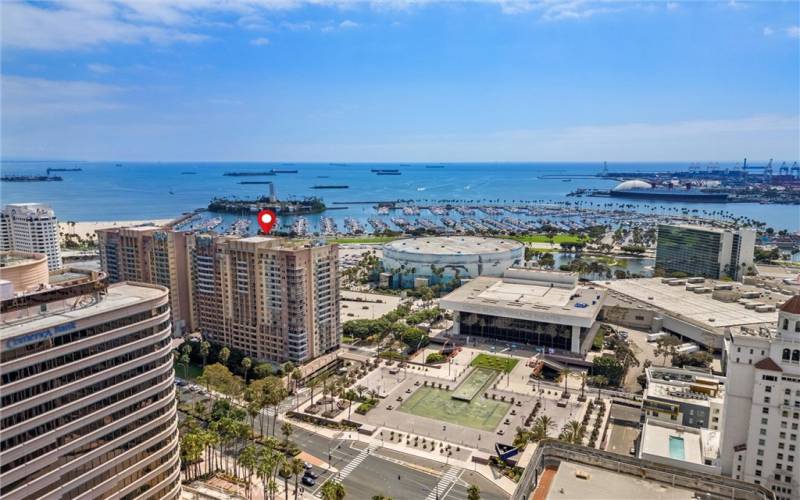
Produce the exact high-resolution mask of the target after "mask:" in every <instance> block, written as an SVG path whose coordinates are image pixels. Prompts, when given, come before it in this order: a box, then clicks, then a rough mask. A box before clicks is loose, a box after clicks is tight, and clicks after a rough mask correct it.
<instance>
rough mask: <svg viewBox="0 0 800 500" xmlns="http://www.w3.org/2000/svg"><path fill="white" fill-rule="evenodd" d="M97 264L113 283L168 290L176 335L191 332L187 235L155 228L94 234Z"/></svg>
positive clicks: (136, 228)
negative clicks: (154, 285)
mask: <svg viewBox="0 0 800 500" xmlns="http://www.w3.org/2000/svg"><path fill="white" fill-rule="evenodd" d="M97 243H98V247H99V249H100V264H101V267H102V269H103V271H105V272H106V273H107V274H108V278H109V280H110V281H111V282H112V283H116V282H119V281H141V282H145V283H154V284H157V285H162V286H165V287H167V288H168V289H169V295H170V309H171V311H172V323H173V328H174V331H175V334H176V335H178V336H180V335H183V334H184V333H186V332H188V331H191V330H192V328H193V325H192V320H191V316H192V314H191V297H190V296H189V294H190V291H191V290H190V272H189V268H188V262H187V260H186V259H187V252H186V233H182V232H179V231H172V230H170V229H162V228H159V227H156V226H140V227H124V228H109V229H100V230H98V231H97Z"/></svg>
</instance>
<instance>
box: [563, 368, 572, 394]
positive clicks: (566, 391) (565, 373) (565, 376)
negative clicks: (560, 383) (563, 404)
mask: <svg viewBox="0 0 800 500" xmlns="http://www.w3.org/2000/svg"><path fill="white" fill-rule="evenodd" d="M571 373H572V370H570V369H569V368H567V367H566V366H565V367H564V368H562V369H561V378H563V379H564V393H563V394H562V395H561V397H562V398H568V397H569V389H567V380H569V376H570V374H571Z"/></svg>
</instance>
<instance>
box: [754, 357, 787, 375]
mask: <svg viewBox="0 0 800 500" xmlns="http://www.w3.org/2000/svg"><path fill="white" fill-rule="evenodd" d="M754 366H755V367H756V368H758V369H759V370H769V371H773V372H782V371H783V369H782V368H781V367H780V366H778V363H776V362H774V361H772V358H764V359H762V360H761V361H759V362H758V363H756V364H755V365H754Z"/></svg>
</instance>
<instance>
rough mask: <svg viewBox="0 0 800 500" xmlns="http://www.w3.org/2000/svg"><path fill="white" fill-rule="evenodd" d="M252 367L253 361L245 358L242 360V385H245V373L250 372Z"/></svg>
mask: <svg viewBox="0 0 800 500" xmlns="http://www.w3.org/2000/svg"><path fill="white" fill-rule="evenodd" d="M252 366H253V360H252V359H250V358H248V357H247V356H245V357H244V358H242V369H243V370H244V383H245V384H247V372H249V371H250V368H252Z"/></svg>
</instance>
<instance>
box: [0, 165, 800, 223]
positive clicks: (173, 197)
mask: <svg viewBox="0 0 800 500" xmlns="http://www.w3.org/2000/svg"><path fill="white" fill-rule="evenodd" d="M437 165H439V164H437ZM688 166H689V165H688V164H682V163H640V164H630V163H628V164H625V163H618V164H609V165H608V169H609V170H610V171H612V172H613V171H637V170H641V171H664V170H684V169H687V168H688ZM48 167H53V168H69V167H80V168H82V171H80V172H57V173H56V172H54V173H53V175H61V176H62V177H63V178H64V181H63V182H31V183H0V199H1V201H2V203H3V204H5V203H15V202H42V203H48V204H50V205H51V206H52V207H53V208H54V209H55V210H56V213H57V215H58V217H59V219H60V220H74V221H95V220H139V219H149V218H153V219H156V218H169V217H175V216H177V215H180V214H181V213H184V212H187V211H191V210H194V209H197V208H202V207H205V206H207V205H208V202H209V201H210V200H211V199H212V198H214V197H217V196H226V197H233V196H236V197H240V198H253V197H255V196H257V195H260V194H263V193H266V191H267V189H268V186H266V185H242V184H239V182H240V181H267V180H269V181H272V182H274V183H275V188H276V191H277V194H278V197H279V198H280V199H291V198H303V197H305V196H319V197H321V198H322V199H323V201H324V202H325V203H326V204H327V205H328V206H329V207H347V208H345V209H340V210H330V211H328V212H327V213H326V214H325V215H326V216H330V217H333V218H334V219H336V221H337V223H338V224H339V226H340V229H341V228H342V227H341V226H342V225H341V221H342V220H343V219H344V217H347V216H350V217H355V218H357V219H358V220H360V221H362V223H363V224H364V225H365V228H366V229H368V230H370V229H371V228H370V227H369V226H368V224H367V219H368V218H369V217H371V216H375V214H376V212H375V209H374V207H373V205H372V204H353V203H352V202H363V201H387V200H398V199H402V200H415V201H417V202H420V203H446V202H472V203H493V202H494V203H509V204H510V203H514V202H522V201H524V202H535V201H541V202H561V201H573V202H574V201H578V200H581V201H582V203H584V204H586V205H590V206H591V204H594V205H595V206H600V205H603V206H607V205H608V204H609V203H611V204H615V205H622V204H624V205H626V206H629V207H633V208H636V209H638V210H641V211H642V212H645V213H649V214H652V213H655V214H658V213H668V212H671V211H672V212H673V213H674V210H675V209H681V208H688V209H690V210H697V214H698V215H711V216H713V215H714V214H715V213H716V212H725V213H729V214H734V215H736V216H746V217H750V218H754V219H756V220H760V221H764V222H767V223H768V225H770V226H772V227H774V228H776V229H788V230H790V231H797V230H800V208H798V207H797V206H792V205H761V204H753V203H748V204H740V203H726V204H708V203H702V204H691V203H662V202H652V201H651V202H647V201H634V200H625V201H617V200H613V199H607V198H569V197H567V196H566V195H567V193H569V192H570V191H573V190H575V189H577V188H600V189H609V188H611V187H613V186H614V185H615V184H616V181H613V180H604V179H597V178H588V179H573V180H571V181H569V182H564V181H563V180H561V179H542V178H541V176H546V175H565V174H572V175H580V174H582V175H592V174H595V173H597V172H599V171H601V170H602V164H601V163H599V162H598V163H470V164H444V168H426V165H425V164H401V163H394V164H389V163H374V164H373V163H358V164H347V165H342V164H319V163H313V164H310V163H308V164H307V163H296V164H286V163H222V162H220V163H190V162H187V163H128V162H121V163H120V164H119V166H118V164H117V163H115V162H14V161H4V162H3V163H2V173H3V174H30V175H33V174H44V173H45V171H46V169H47V168H48ZM273 168H274V169H287V170H297V171H298V173H296V174H278V175H276V176H272V177H226V176H223V175H222V174H223V173H225V172H229V171H264V170H270V169H273ZM373 168H380V169H390V168H391V169H399V170H400V171H401V172H402V175H399V176H393V175H386V176H379V175H376V174H375V173H373V172H371V169H373ZM182 172H195V174H194V175H183V174H182ZM318 184H346V185H348V186H349V189H342V190H314V189H311V187H312V186H314V185H318ZM286 219H288V220H282V221H281V223H282V225H284V226H286V225H288V224H289V223H290V222H291V220H290V218H286ZM309 219H310V223H311V226H312V230H317V227H318V222H319V216H314V217H309ZM226 222H227V218H226Z"/></svg>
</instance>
